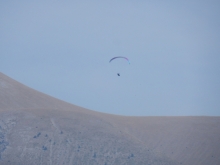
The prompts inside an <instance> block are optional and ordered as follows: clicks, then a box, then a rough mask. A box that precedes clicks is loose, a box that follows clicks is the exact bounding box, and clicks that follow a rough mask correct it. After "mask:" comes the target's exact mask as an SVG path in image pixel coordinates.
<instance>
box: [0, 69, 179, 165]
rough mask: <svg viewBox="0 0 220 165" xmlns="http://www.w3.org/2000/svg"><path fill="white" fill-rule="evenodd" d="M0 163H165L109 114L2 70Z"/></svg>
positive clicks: (166, 162) (167, 164)
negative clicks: (56, 95)
mask: <svg viewBox="0 0 220 165" xmlns="http://www.w3.org/2000/svg"><path fill="white" fill-rule="evenodd" d="M0 84H1V85H0V91H1V92H0V164H10V165H11V164H16V165H17V164H22V165H25V164H27V165H30V164H36V165H39V164H44V165H46V164H50V165H60V164H68V165H69V164H72V165H78V164H88V165H92V164H94V165H97V164H100V165H109V164H131V165H134V164H144V165H146V164H155V165H156V164H161V165H172V164H175V161H173V160H171V159H170V158H168V157H166V156H165V155H164V154H162V153H157V152H153V151H152V150H150V149H149V148H148V147H146V146H143V145H142V143H141V142H140V141H139V140H137V139H136V138H134V137H133V136H130V135H129V134H127V133H126V132H124V131H123V129H119V127H118V126H117V125H113V123H112V122H110V120H109V119H110V118H111V117H113V116H114V115H107V114H103V113H98V112H94V111H90V110H86V109H83V108H81V107H78V106H75V105H72V104H68V103H65V102H63V101H60V100H58V99H55V98H53V97H50V96H48V95H45V94H42V93H40V92H37V91H35V90H33V89H31V88H28V87H26V86H24V85H22V84H20V83H18V82H16V81H15V80H12V79H11V78H9V77H7V76H5V75H4V74H2V73H1V74H0Z"/></svg>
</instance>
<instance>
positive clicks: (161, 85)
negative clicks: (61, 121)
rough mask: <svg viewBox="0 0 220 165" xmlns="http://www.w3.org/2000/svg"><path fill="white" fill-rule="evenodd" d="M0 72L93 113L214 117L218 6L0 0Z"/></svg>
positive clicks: (219, 85) (131, 0)
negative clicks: (119, 58) (122, 57)
mask: <svg viewBox="0 0 220 165" xmlns="http://www.w3.org/2000/svg"><path fill="white" fill-rule="evenodd" d="M114 56H126V57H128V58H129V59H130V62H131V64H130V65H129V64H128V63H127V62H126V61H125V60H117V61H116V60H115V61H114V62H112V63H109V60H110V58H112V57H114ZM0 71H1V72H3V73H4V74H6V75H8V76H10V77H12V78H14V79H16V80H18V81H20V82H22V83H23V84H25V85H27V86H29V87H32V88H34V89H36V90H39V91H41V92H44V93H46V94H49V95H52V96H54V97H56V98H59V99H62V100H65V101H67V102H70V103H73V104H76V105H79V106H82V107H85V108H88V109H91V110H95V111H100V112H106V113H112V114H120V115H138V116H139V115H141V116H142V115H145V116H147V115H160V116H162V115H220V1H219V0H184V1H175V0H167V1H162V0H154V1H153V0H146V1H143V0H140V1H138V0H127V1H125V0H121V1H116V0H106V1H101V0H92V1H84V0H72V1H70V0H63V1H58V0H37V1H36V2H33V1H29V0H20V1H12V0H7V1H6V0H0ZM117 73H120V74H121V76H120V77H118V76H117Z"/></svg>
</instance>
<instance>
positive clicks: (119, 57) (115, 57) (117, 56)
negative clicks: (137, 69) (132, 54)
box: [109, 56, 130, 64]
mask: <svg viewBox="0 0 220 165" xmlns="http://www.w3.org/2000/svg"><path fill="white" fill-rule="evenodd" d="M118 58H122V59H125V60H127V61H128V63H129V64H130V61H129V59H128V58H127V57H123V56H117V57H113V58H112V59H110V61H109V62H111V61H113V60H115V59H118Z"/></svg>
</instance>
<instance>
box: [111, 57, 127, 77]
mask: <svg viewBox="0 0 220 165" xmlns="http://www.w3.org/2000/svg"><path fill="white" fill-rule="evenodd" d="M119 58H122V59H124V60H126V61H127V62H128V64H130V61H129V59H128V58H127V57H123V56H117V57H113V58H111V59H110V60H109V63H111V62H112V61H113V60H115V59H119ZM117 75H118V76H120V73H117Z"/></svg>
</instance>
